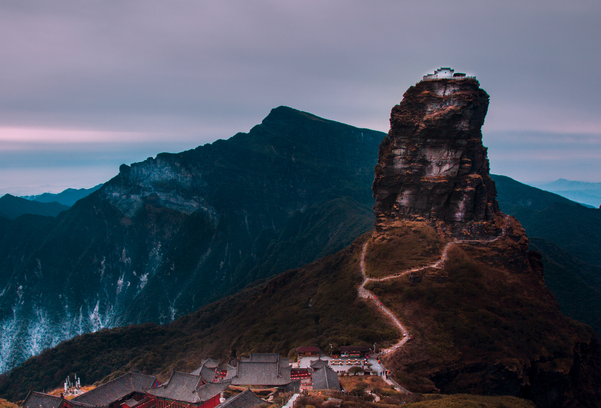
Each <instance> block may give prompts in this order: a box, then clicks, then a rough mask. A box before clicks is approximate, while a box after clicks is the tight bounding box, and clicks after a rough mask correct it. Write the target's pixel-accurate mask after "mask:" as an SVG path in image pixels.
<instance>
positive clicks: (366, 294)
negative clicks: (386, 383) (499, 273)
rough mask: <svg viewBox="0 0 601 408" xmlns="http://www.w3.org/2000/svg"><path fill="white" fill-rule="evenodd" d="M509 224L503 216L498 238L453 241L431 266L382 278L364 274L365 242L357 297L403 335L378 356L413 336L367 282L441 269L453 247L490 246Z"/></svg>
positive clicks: (504, 232) (393, 349)
mask: <svg viewBox="0 0 601 408" xmlns="http://www.w3.org/2000/svg"><path fill="white" fill-rule="evenodd" d="M509 222H510V220H509V216H508V215H505V225H504V226H503V228H502V230H501V234H499V235H498V236H496V237H494V238H491V239H464V240H461V239H453V240H451V241H449V242H447V243H446V244H445V246H444V247H443V249H442V254H441V256H440V259H439V260H438V261H436V262H433V263H431V264H427V265H424V266H420V267H417V268H411V269H406V270H403V271H401V272H399V273H395V274H394V275H390V276H386V277H384V278H370V277H368V276H367V274H366V273H365V254H366V252H367V245H368V243H369V240H368V241H366V242H365V244H363V249H362V251H361V262H360V266H361V274H362V275H363V282H362V283H361V285H359V287H358V289H357V292H358V296H359V297H361V298H363V299H366V300H367V299H370V300H371V301H372V302H374V303H375V304H376V306H378V308H379V309H380V311H381V312H382V313H384V314H385V315H386V316H388V318H389V319H390V320H391V321H392V322H393V323H394V325H395V326H396V327H397V328H398V329H399V330H400V332H401V333H402V335H403V337H402V338H401V340H400V341H398V342H397V343H396V344H394V345H392V346H391V347H388V348H386V349H384V350H381V351H380V355H386V354H390V353H392V352H394V351H395V350H398V349H399V348H401V347H403V346H404V345H405V343H407V342H408V341H409V340H411V338H412V337H413V336H412V335H411V334H410V333H409V330H408V329H407V328H406V327H405V326H404V325H403V323H401V321H400V320H399V319H398V318H397V317H396V316H395V315H394V313H392V311H391V310H390V309H389V308H387V307H386V306H384V304H383V303H382V302H381V301H380V300H379V299H378V298H377V297H376V295H374V294H373V293H372V292H370V291H369V290H368V289H366V288H365V285H366V284H368V283H369V282H383V281H387V280H390V279H397V278H400V277H401V276H404V275H406V274H408V273H412V272H419V271H422V270H424V269H442V268H443V266H444V264H445V262H446V260H447V257H448V253H449V250H450V249H451V248H452V247H453V246H454V245H460V244H482V243H484V244H490V243H492V242H495V241H497V240H499V239H501V238H503V237H505V236H506V235H507V227H508V226H509ZM403 390H404V391H406V392H409V391H407V390H406V389H404V388H403Z"/></svg>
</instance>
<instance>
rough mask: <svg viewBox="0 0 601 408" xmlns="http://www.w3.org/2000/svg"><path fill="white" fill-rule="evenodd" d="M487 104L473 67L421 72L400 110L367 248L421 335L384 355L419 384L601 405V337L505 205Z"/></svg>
mask: <svg viewBox="0 0 601 408" xmlns="http://www.w3.org/2000/svg"><path fill="white" fill-rule="evenodd" d="M487 108H488V95H487V94H486V92H485V91H483V90H482V89H480V88H479V83H478V82H477V81H476V80H475V79H472V78H468V79H459V80H457V79H439V80H431V81H422V82H420V83H418V84H417V85H416V86H413V87H411V88H409V90H407V92H406V93H405V95H404V97H403V101H402V102H401V104H400V105H397V106H395V107H394V108H393V109H392V113H391V119H390V125H391V129H390V131H389V133H388V135H387V137H386V138H385V139H384V141H383V142H382V144H381V145H380V152H379V162H378V165H377V166H376V172H375V173H376V174H375V180H374V183H373V192H374V197H375V200H376V202H375V206H374V210H375V215H376V232H375V233H374V234H373V236H372V239H371V241H370V242H369V248H370V249H369V250H368V252H367V254H366V269H367V273H368V276H370V277H377V278H385V279H386V280H381V281H374V282H373V283H370V284H368V285H367V286H366V287H367V289H369V290H372V291H373V293H375V294H376V295H377V296H378V299H380V300H381V301H382V302H383V303H384V304H385V305H387V306H388V307H390V309H391V310H393V312H394V313H395V315H397V316H400V317H401V318H402V319H404V320H403V321H404V322H406V323H407V325H408V330H409V331H410V332H411V333H412V334H413V335H414V336H413V337H412V339H411V341H409V342H408V343H406V344H405V346H404V347H402V348H400V349H399V350H398V351H395V352H394V353H392V354H391V355H388V356H387V357H385V358H384V360H385V361H386V362H387V363H388V364H389V366H390V367H392V368H393V369H394V370H395V372H396V376H397V378H398V380H399V381H400V382H401V383H402V384H404V385H406V386H407V387H408V388H409V389H411V390H413V391H422V392H442V393H465V392H467V393H477V394H493V395H496V394H501V395H502V394H509V395H515V396H520V397H525V398H529V399H532V400H533V401H534V402H535V403H536V404H537V405H538V406H540V407H562V406H591V407H592V406H599V403H598V401H599V400H600V399H601V396H600V393H599V389H598V386H597V385H596V384H598V383H599V381H601V370H600V355H601V352H600V350H601V349H600V345H599V341H598V339H597V337H596V336H595V334H594V332H593V331H592V330H591V329H590V328H589V327H587V326H584V325H582V324H580V323H577V322H574V321H572V320H570V319H568V318H566V317H565V316H563V315H562V314H561V312H560V310H559V307H558V305H557V303H556V301H555V299H554V297H553V295H552V294H551V292H550V291H549V290H548V289H547V288H546V287H545V282H544V275H543V265H542V263H541V261H540V259H541V257H540V254H538V253H536V252H532V251H529V249H528V245H529V240H528V237H527V236H526V234H525V232H524V229H523V228H522V226H521V225H520V224H519V222H518V221H516V220H515V219H513V218H511V217H505V216H503V214H501V213H500V211H499V208H498V204H497V201H496V199H495V197H496V188H495V183H494V181H493V180H492V179H491V177H490V175H489V166H488V159H487V157H486V148H485V147H484V146H483V145H482V133H481V126H482V124H483V123H484V117H485V115H486V112H487ZM428 231H429V232H428ZM432 231H435V233H433V232H432ZM434 234H438V239H435V238H434V237H433V235H434ZM399 242H402V243H403V245H399V244H398V243H399ZM443 244H444V247H445V248H447V252H444V255H443V256H442V257H441V255H440V252H442V247H443ZM428 258H429V262H428V261H427V260H428ZM416 259H417V260H419V261H420V262H421V263H420V264H407V262H412V261H415V260H416ZM398 265H404V266H403V267H402V268H396V269H397V270H392V269H395V268H394V267H396V266H398ZM422 265H425V266H422ZM391 266H393V268H391ZM411 267H421V268H416V269H410V268H411ZM399 269H400V270H399ZM409 272H411V273H410V274H409ZM391 276H393V277H395V280H396V281H394V283H392V282H393V280H392V278H391ZM387 279H391V280H387ZM393 285H394V286H393Z"/></svg>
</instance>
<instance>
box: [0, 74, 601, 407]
mask: <svg viewBox="0 0 601 408" xmlns="http://www.w3.org/2000/svg"><path fill="white" fill-rule="evenodd" d="M478 85H479V84H478V83H477V81H475V80H469V81H467V80H465V81H464V80H448V81H447V80H445V81H441V82H438V83H425V84H424V83H420V84H418V85H417V86H416V87H412V88H410V90H409V91H408V92H407V93H406V94H405V98H404V100H403V102H402V103H401V105H400V106H398V105H397V106H395V108H393V111H392V120H391V124H392V127H391V131H390V132H389V134H388V136H387V139H386V140H385V142H384V143H382V144H381V146H380V152H379V160H378V163H377V166H376V168H375V173H376V178H375V182H374V184H373V189H374V193H375V197H376V204H375V206H374V209H375V216H376V229H375V231H373V232H371V233H366V234H364V235H363V236H361V237H360V238H358V239H357V240H356V241H355V242H354V243H353V244H352V245H350V246H349V247H347V248H346V249H344V250H342V251H340V252H338V253H336V254H334V255H330V256H329V257H325V258H321V259H319V260H317V261H315V262H313V263H311V264H309V265H307V266H305V267H303V268H299V269H293V270H290V271H288V272H285V273H283V274H280V275H279V276H277V277H275V278H273V279H271V280H270V281H268V282H265V283H262V284H258V285H254V286H250V287H248V288H247V289H245V290H242V291H240V292H238V293H237V294H235V295H232V296H230V297H228V298H226V299H223V300H220V301H217V302H214V303H212V304H210V305H208V306H205V307H204V308H202V309H200V310H198V311H196V312H193V313H191V314H189V315H186V316H184V317H181V318H180V319H178V320H176V321H175V322H172V323H170V324H169V325H165V326H157V325H153V324H146V325H138V326H130V327H123V328H117V329H112V330H103V331H100V332H98V333H94V334H87V335H83V336H80V337H77V338H75V339H73V340H70V341H67V342H64V343H62V344H61V345H59V346H58V347H56V348H54V349H52V350H47V351H45V352H44V353H42V354H41V355H40V356H38V357H35V358H32V359H30V360H28V361H27V362H26V363H24V364H23V365H22V366H21V367H18V368H15V369H14V370H13V371H12V372H11V373H9V374H8V375H5V376H3V377H2V378H0V395H2V396H9V397H10V398H12V399H15V398H20V397H21V396H22V394H24V392H25V389H26V388H29V387H31V388H37V387H39V386H42V387H52V386H53V385H52V384H53V383H55V382H57V381H60V380H59V379H61V378H63V377H64V376H65V374H68V373H69V372H70V371H72V370H78V372H79V373H81V372H82V371H83V372H84V373H85V376H86V377H85V378H84V382H88V383H89V382H93V381H95V380H98V379H100V378H102V377H103V376H105V375H108V378H111V377H114V376H116V375H118V374H120V373H123V372H124V371H127V370H130V369H133V368H137V369H140V370H142V371H143V372H146V373H154V374H158V375H159V377H161V376H162V378H163V379H165V377H166V374H167V372H168V371H170V370H172V369H177V370H183V371H189V370H191V369H193V368H195V367H196V366H197V365H198V363H199V361H200V360H201V359H202V358H203V357H208V356H211V357H218V358H221V359H223V360H227V359H229V358H231V357H233V356H239V355H240V354H243V353H248V352H256V351H270V352H274V351H275V352H278V353H280V354H285V355H291V354H292V350H293V349H294V348H295V347H296V346H299V345H308V344H316V345H319V346H321V347H322V348H325V347H326V346H327V345H330V344H331V345H332V346H334V345H335V346H340V345H348V344H371V343H372V342H377V343H378V344H379V349H380V350H382V349H383V350H382V355H381V358H382V360H383V361H384V362H385V364H386V365H387V367H390V368H392V369H393V370H394V375H395V377H396V379H397V380H398V381H399V382H400V383H401V384H403V385H404V386H405V387H407V388H409V389H410V390H412V391H416V392H428V393H432V392H434V393H436V392H442V393H470V394H485V395H512V396H519V397H522V398H527V399H530V400H532V401H533V402H535V404H536V405H537V406H539V407H563V406H573V407H580V406H582V407H589V406H590V407H597V406H599V401H601V394H600V390H599V387H598V384H599V382H601V345H600V344H599V339H598V337H597V335H596V334H595V332H594V331H593V330H592V329H591V328H590V327H589V326H586V325H584V324H582V323H579V322H576V321H574V320H572V319H570V318H568V317H566V316H564V315H563V314H562V313H561V312H560V310H559V307H558V304H557V302H556V301H555V298H554V296H553V295H552V293H551V292H550V291H549V290H548V288H546V287H545V282H544V270H543V264H542V262H541V256H540V254H539V253H537V252H535V251H531V250H529V239H528V237H527V235H526V233H525V232H524V230H523V228H522V226H521V225H520V223H519V222H518V221H517V220H516V219H515V218H513V217H510V216H506V215H505V214H503V213H502V212H500V210H499V206H498V205H497V201H496V199H495V194H494V192H495V191H496V186H495V183H494V181H493V180H492V179H491V178H490V176H489V174H488V159H487V158H486V149H484V148H483V146H482V145H481V133H480V126H481V124H482V121H483V118H484V114H485V112H486V109H485V107H486V106H487V105H488V96H487V95H486V93H484V92H483V91H482V90H480V89H479V86H478ZM414 121H415V122H417V123H426V124H427V126H410V124H411V123H412V122H414ZM458 124H460V125H461V126H457V125H458ZM428 126H431V127H435V128H436V129H438V130H439V131H438V132H437V133H436V134H432V133H429V132H428ZM410 133H414V135H413V136H412V137H407V136H408V134H410ZM449 134H451V137H447V136H448V135H449ZM407 143H410V144H411V146H406V144H407ZM466 150H467V151H466ZM449 152H451V154H448V153H449ZM464 153H465V154H464ZM125 172H128V170H127V169H124V170H123V171H122V173H125ZM416 175H417V176H416ZM423 186H425V188H424V187H423ZM112 191H115V190H112ZM140 191H141V190H140V189H138V190H136V192H138V194H140ZM157 196H158V197H155V198H154V199H155V200H165V197H164V196H160V195H158V194H157ZM391 196H392V197H391ZM114 197H115V199H117V200H118V202H119V203H124V202H127V201H128V200H134V201H136V200H139V199H140V198H132V197H130V196H128V195H127V193H122V194H119V195H115V196H114ZM183 198H184V200H180V201H177V202H175V203H173V204H172V205H173V206H174V207H181V206H184V207H186V206H190V205H194V201H193V200H192V201H186V197H183ZM187 199H188V200H190V198H189V197H188V198H187ZM325 205H327V203H326V204H325ZM205 207H206V206H205ZM126 208H131V206H128V207H126ZM140 208H142V207H140ZM80 375H81V374H80Z"/></svg>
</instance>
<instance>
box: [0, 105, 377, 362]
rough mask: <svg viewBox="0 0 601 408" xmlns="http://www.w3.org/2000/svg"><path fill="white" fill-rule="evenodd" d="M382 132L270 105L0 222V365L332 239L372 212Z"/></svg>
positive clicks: (190, 300)
mask: <svg viewBox="0 0 601 408" xmlns="http://www.w3.org/2000/svg"><path fill="white" fill-rule="evenodd" d="M382 137H383V133H381V132H375V131H371V130H367V129H358V128H355V127H352V126H348V125H344V124H341V123H337V122H333V121H328V120H325V119H322V118H318V117H316V116H313V115H310V114H308V113H304V112H300V111H296V110H294V109H291V108H286V107H280V108H276V109H274V110H273V111H272V112H271V113H270V114H269V115H268V116H267V117H266V118H265V119H264V120H263V122H262V123H261V124H260V125H257V126H255V127H254V128H253V129H252V130H251V131H250V132H249V133H239V134H237V135H235V136H234V137H232V138H230V139H228V140H218V141H216V142H214V143H212V144H207V145H204V146H200V147H198V148H196V149H194V150H190V151H186V152H183V153H179V154H159V155H158V156H157V157H156V158H151V159H148V160H146V161H145V162H142V163H135V164H133V165H131V166H127V165H123V166H121V169H120V172H119V174H118V175H117V176H116V177H115V178H113V179H112V180H110V181H109V182H107V183H105V184H104V185H103V187H102V188H101V189H100V190H98V191H96V192H94V193H93V194H91V195H89V196H87V197H85V198H83V199H81V200H79V201H78V202H76V203H75V205H74V206H73V207H71V208H70V209H69V210H67V211H65V212H63V213H61V214H59V216H58V217H56V218H55V219H39V218H33V216H23V217H19V218H17V219H15V220H14V221H8V220H5V221H3V222H0V282H1V284H2V287H0V344H2V347H1V348H0V371H6V370H7V369H10V368H11V367H14V366H15V365H17V364H19V363H20V362H22V361H24V360H25V359H26V358H28V357H30V356H32V355H34V354H36V353H39V352H40V351H41V350H42V349H44V348H46V347H51V346H53V345H55V344H57V343H58V342H60V341H61V340H65V339H68V338H71V337H73V336H75V335H78V334H82V333H85V332H90V331H95V330H98V329H101V328H106V327H115V326H121V325H126V324H133V323H143V322H157V323H168V322H170V321H172V320H173V319H175V318H177V317H178V316H182V315H184V314H186V313H189V312H191V311H193V310H196V309H198V308H199V307H201V306H203V305H206V304H208V303H209V302H211V301H214V300H216V299H219V298H221V297H223V296H225V295H226V294H229V293H234V292H235V291H237V290H239V289H241V288H243V287H244V286H246V285H247V284H248V283H250V282H252V281H254V280H257V279H263V278H266V277H269V276H272V275H274V274H277V273H281V272H283V271H285V270H287V269H290V268H294V267H298V266H301V265H303V264H306V263H308V262H311V261H312V260H314V259H316V258H318V257H322V256H325V255H328V254H331V253H334V252H336V251H338V250H340V249H342V248H343V247H345V246H346V245H348V244H349V243H350V242H351V241H352V240H353V239H355V238H356V237H357V236H359V235H360V234H361V233H363V232H365V231H367V230H368V229H370V228H371V226H372V225H373V215H372V212H371V206H372V198H371V191H370V185H371V181H372V178H373V165H374V157H375V156H376V154H377V153H376V152H377V146H378V143H379V142H380V140H381V139H382Z"/></svg>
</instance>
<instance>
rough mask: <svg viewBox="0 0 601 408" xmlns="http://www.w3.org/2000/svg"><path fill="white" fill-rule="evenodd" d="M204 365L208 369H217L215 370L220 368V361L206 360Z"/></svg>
mask: <svg viewBox="0 0 601 408" xmlns="http://www.w3.org/2000/svg"><path fill="white" fill-rule="evenodd" d="M202 365H203V366H206V367H208V368H212V369H215V368H217V367H219V361H217V360H213V359H212V358H207V359H206V360H204V361H203V362H202Z"/></svg>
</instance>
